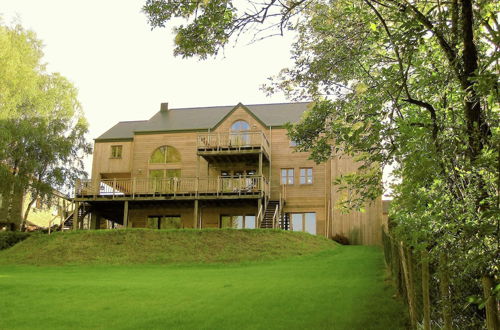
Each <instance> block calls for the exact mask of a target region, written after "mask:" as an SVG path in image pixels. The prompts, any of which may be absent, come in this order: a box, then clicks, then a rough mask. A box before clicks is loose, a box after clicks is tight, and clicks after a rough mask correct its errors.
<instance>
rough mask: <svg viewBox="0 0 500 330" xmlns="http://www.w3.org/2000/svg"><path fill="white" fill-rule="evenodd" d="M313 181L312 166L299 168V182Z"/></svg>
mask: <svg viewBox="0 0 500 330" xmlns="http://www.w3.org/2000/svg"><path fill="white" fill-rule="evenodd" d="M312 183H313V169H312V167H305V168H301V169H300V184H312Z"/></svg>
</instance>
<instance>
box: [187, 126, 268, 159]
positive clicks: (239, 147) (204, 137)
mask: <svg viewBox="0 0 500 330" xmlns="http://www.w3.org/2000/svg"><path fill="white" fill-rule="evenodd" d="M196 145H197V150H198V155H200V156H203V157H204V158H206V159H207V160H215V161H231V160H232V158H234V156H237V157H238V158H239V159H241V160H248V159H255V158H257V157H258V155H259V153H261V152H262V153H263V154H264V155H265V156H266V157H267V158H268V159H269V150H270V148H269V141H268V140H267V137H266V135H265V134H264V133H263V132H261V131H245V132H227V133H200V134H198V138H197V143H196Z"/></svg>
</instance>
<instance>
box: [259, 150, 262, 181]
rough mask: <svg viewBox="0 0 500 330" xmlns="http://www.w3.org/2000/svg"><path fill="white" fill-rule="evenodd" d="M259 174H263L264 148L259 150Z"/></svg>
mask: <svg viewBox="0 0 500 330" xmlns="http://www.w3.org/2000/svg"><path fill="white" fill-rule="evenodd" d="M259 175H260V176H262V149H261V150H260V152H259Z"/></svg>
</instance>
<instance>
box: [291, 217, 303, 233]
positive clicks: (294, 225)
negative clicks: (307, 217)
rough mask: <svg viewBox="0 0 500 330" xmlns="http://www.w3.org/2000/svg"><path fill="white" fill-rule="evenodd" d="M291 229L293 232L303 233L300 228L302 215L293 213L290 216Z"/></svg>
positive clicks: (301, 227)
mask: <svg viewBox="0 0 500 330" xmlns="http://www.w3.org/2000/svg"><path fill="white" fill-rule="evenodd" d="M292 229H293V230H294V231H303V230H304V229H303V226H302V213H293V214H292Z"/></svg>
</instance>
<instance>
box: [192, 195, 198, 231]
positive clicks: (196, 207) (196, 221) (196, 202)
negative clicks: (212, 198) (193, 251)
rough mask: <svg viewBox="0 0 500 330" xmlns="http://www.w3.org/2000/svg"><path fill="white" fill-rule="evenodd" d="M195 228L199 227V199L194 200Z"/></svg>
mask: <svg viewBox="0 0 500 330" xmlns="http://www.w3.org/2000/svg"><path fill="white" fill-rule="evenodd" d="M193 228H198V200H197V199H195V200H194V212H193Z"/></svg>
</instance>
